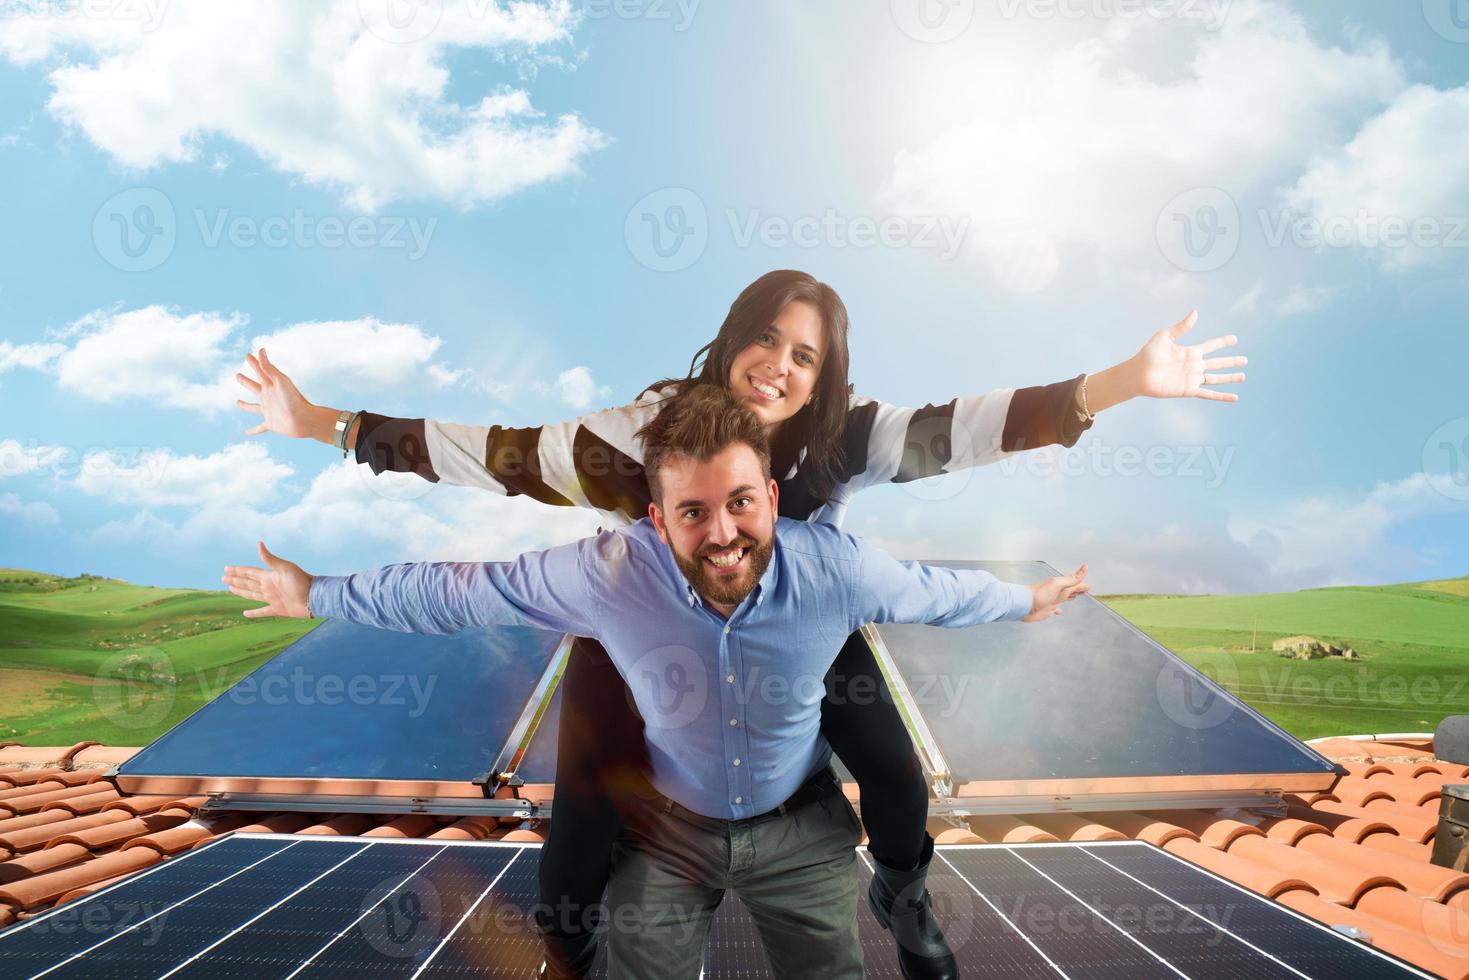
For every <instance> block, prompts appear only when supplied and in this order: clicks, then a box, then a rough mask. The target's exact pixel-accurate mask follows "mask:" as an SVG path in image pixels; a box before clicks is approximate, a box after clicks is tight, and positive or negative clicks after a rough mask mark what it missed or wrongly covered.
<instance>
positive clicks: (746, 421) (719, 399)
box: [638, 384, 770, 505]
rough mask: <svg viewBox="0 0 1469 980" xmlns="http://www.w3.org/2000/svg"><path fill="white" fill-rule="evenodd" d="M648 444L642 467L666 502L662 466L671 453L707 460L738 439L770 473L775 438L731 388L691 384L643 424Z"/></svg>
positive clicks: (650, 486) (651, 486)
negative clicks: (732, 392) (736, 397)
mask: <svg viewBox="0 0 1469 980" xmlns="http://www.w3.org/2000/svg"><path fill="white" fill-rule="evenodd" d="M638 439H639V440H641V441H642V444H643V469H644V471H645V472H646V473H647V476H648V489H649V490H651V491H652V493H653V500H654V501H656V502H657V503H658V504H659V505H661V504H662V503H663V490H662V488H661V487H660V486H659V485H658V472H659V470H660V469H662V467H663V464H664V463H665V462H666V461H667V460H668V457H670V456H687V457H688V458H689V459H692V460H696V461H697V462H700V463H707V462H708V461H709V460H711V459H713V458H714V457H715V456H717V455H718V454H719V453H721V452H723V451H724V450H725V449H727V448H728V447H730V446H732V445H735V444H736V443H743V444H744V445H746V446H749V447H750V448H751V449H753V450H754V451H755V455H756V456H757V457H759V459H760V472H761V473H762V474H764V476H765V479H767V480H769V479H770V439H769V437H768V436H767V435H766V434H765V425H764V423H762V422H761V421H760V420H759V419H757V418H756V417H755V416H754V414H753V413H752V412H750V410H749V409H747V408H745V407H744V406H743V405H741V404H740V403H739V402H738V401H736V400H735V397H734V396H733V395H731V394H730V393H729V392H728V391H727V390H726V389H724V388H720V387H717V386H715V385H706V384H696V385H687V386H685V387H684V388H682V389H680V391H679V393H678V394H677V395H675V396H674V397H673V398H672V399H670V400H669V403H668V404H667V405H666V406H665V407H664V408H663V409H662V410H661V411H659V413H658V414H657V415H656V416H655V417H654V418H653V420H652V421H651V422H649V423H648V424H647V425H645V426H643V427H642V428H641V429H639V430H638Z"/></svg>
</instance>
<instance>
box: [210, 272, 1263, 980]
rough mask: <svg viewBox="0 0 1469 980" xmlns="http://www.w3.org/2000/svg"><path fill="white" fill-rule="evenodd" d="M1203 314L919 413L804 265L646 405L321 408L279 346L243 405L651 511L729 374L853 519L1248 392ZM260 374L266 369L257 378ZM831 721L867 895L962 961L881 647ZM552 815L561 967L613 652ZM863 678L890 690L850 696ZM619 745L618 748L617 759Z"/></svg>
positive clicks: (407, 468) (577, 686)
mask: <svg viewBox="0 0 1469 980" xmlns="http://www.w3.org/2000/svg"><path fill="white" fill-rule="evenodd" d="M1194 320H1195V315H1194V314H1190V315H1189V316H1188V317H1186V318H1185V319H1184V320H1182V321H1180V322H1179V323H1178V324H1175V325H1174V326H1173V327H1170V328H1168V329H1166V330H1162V331H1159V332H1158V333H1157V334H1155V335H1153V337H1152V338H1151V339H1150V340H1149V341H1148V342H1147V344H1145V345H1144V346H1143V348H1142V349H1141V350H1140V351H1139V352H1138V353H1137V354H1136V355H1134V356H1133V357H1132V358H1129V359H1128V360H1126V361H1123V362H1122V363H1120V364H1118V365H1115V366H1114V367H1111V368H1108V369H1107V370H1105V371H1102V372H1100V373H1098V374H1095V375H1081V376H1079V377H1077V378H1075V379H1072V380H1069V381H1063V382H1059V383H1057V384H1053V385H1048V386H1046V387H1038V388H1024V389H1019V390H1016V391H1010V390H1006V389H1001V390H997V391H995V392H991V393H990V394H988V395H984V396H981V397H979V398H964V399H955V400H954V401H951V402H949V403H947V404H945V405H940V406H934V405H928V406H925V407H924V408H921V409H918V410H916V411H912V410H908V409H901V408H896V407H894V406H891V405H887V404H884V403H882V402H877V401H874V400H872V399H869V398H861V397H855V396H853V395H852V394H851V393H850V387H849V386H848V384H847V367H848V352H847V312H846V308H845V307H844V306H843V304H842V301H841V299H840V298H839V297H838V296H837V294H836V293H835V292H834V291H833V290H832V289H831V288H830V287H829V286H827V285H825V284H823V283H820V282H818V281H816V280H815V279H814V278H812V277H811V276H809V275H807V274H805V273H802V272H794V271H788V270H786V271H777V272H771V273H767V274H766V275H764V276H761V277H760V278H759V279H757V280H756V281H755V282H753V283H751V284H750V285H749V286H748V287H746V289H745V290H744V291H743V292H742V293H740V295H739V296H738V297H737V298H736V299H735V301H734V304H733V305H732V306H731V307H730V311H729V315H728V316H727V317H726V319H725V321H724V324H723V325H722V326H721V327H720V329H719V333H718V335H717V336H716V337H715V339H714V340H713V341H712V342H711V343H710V344H708V345H707V346H705V347H704V348H703V349H702V350H700V351H699V352H698V353H697V354H695V356H694V359H693V362H692V364H691V365H690V370H689V374H688V376H687V377H686V378H683V379H678V380H669V381H664V382H660V383H659V384H656V385H654V386H652V387H651V388H649V389H648V390H646V391H645V392H644V393H643V394H642V395H641V396H640V397H639V398H638V399H637V400H636V401H635V402H633V403H632V404H630V405H625V406H623V407H621V408H615V409H610V410H608V411H605V412H599V413H595V414H592V415H587V416H583V417H581V418H578V419H575V420H572V421H570V422H566V423H562V424H560V425H551V426H541V427H536V428H526V429H505V428H502V427H500V426H494V427H490V428H482V427H470V426H461V425H453V424H447V423H437V422H431V421H426V420H422V419H392V418H385V417H382V416H377V415H372V414H370V413H365V412H364V413H358V414H357V415H356V416H355V417H354V416H353V415H352V413H339V412H337V411H336V410H335V409H331V408H325V407H321V406H316V405H312V404H311V403H310V402H308V401H307V400H306V399H305V398H304V397H303V396H302V395H301V394H300V392H299V391H297V390H296V388H295V386H294V385H293V384H292V383H291V380H290V378H289V377H287V376H286V375H285V374H284V373H282V372H281V371H280V370H279V369H278V368H276V367H275V366H274V365H272V364H271V362H270V360H269V358H268V356H267V355H266V352H265V351H264V350H261V351H260V353H259V357H258V358H257V357H256V356H255V355H249V357H248V362H249V366H250V367H251V368H252V369H253V371H254V372H255V374H256V377H255V378H252V377H248V376H246V375H244V374H240V375H237V378H238V380H239V381H240V383H241V384H242V385H244V386H245V387H246V388H247V389H248V390H250V391H252V392H254V393H255V394H257V395H258V396H259V401H258V402H247V401H244V400H241V401H239V402H238V404H239V406H240V407H241V408H243V409H245V410H247V411H251V412H256V413H260V414H261V415H263V421H262V422H261V423H260V424H259V425H256V426H255V427H253V428H251V429H249V430H248V434H250V435H255V434H259V433H261V432H267V431H270V432H277V433H280V434H282V435H287V436H293V437H308V436H309V437H314V438H316V439H318V440H319V441H322V442H326V443H328V444H333V445H337V446H338V447H339V448H343V451H344V453H345V452H346V451H348V449H355V453H356V459H357V461H358V462H359V463H367V464H369V465H370V466H371V467H372V469H373V470H374V471H375V472H382V471H384V470H395V471H400V472H411V473H416V474H418V475H419V476H421V477H423V478H424V479H428V480H431V481H435V482H436V481H438V480H447V481H449V482H451V483H458V484H464V485H469V486H478V487H483V488H485V489H488V490H493V491H495V492H498V493H503V494H510V495H514V494H526V495H528V496H531V497H534V498H535V499H537V500H540V501H542V502H544V503H548V504H560V505H580V506H586V507H593V508H595V509H597V510H599V511H602V512H603V513H604V514H605V515H607V517H608V518H609V519H610V520H617V521H632V520H637V519H639V518H641V517H643V516H645V515H646V514H647V510H648V500H649V494H648V489H647V485H646V481H645V480H644V476H643V471H642V465H641V460H642V452H641V446H640V445H639V444H638V443H637V441H636V439H635V437H634V434H635V433H636V432H637V430H638V429H639V428H640V427H641V426H642V425H643V424H644V423H645V422H647V421H648V420H649V419H651V418H652V416H653V415H654V414H655V413H656V412H657V411H658V410H659V406H660V404H661V403H663V402H664V401H665V400H666V399H668V398H671V397H676V396H677V391H678V389H679V387H680V386H681V385H683V384H685V383H687V382H690V381H700V382H706V383H712V384H720V385H724V386H725V387H727V388H728V389H729V390H730V391H731V392H732V393H734V395H735V396H736V397H737V398H738V399H739V400H740V401H741V402H742V403H743V404H744V405H746V406H747V407H748V408H749V409H750V410H751V411H752V412H754V413H755V414H756V416H757V417H759V418H760V419H761V420H762V421H764V422H765V424H766V425H767V426H768V427H769V430H770V433H771V437H772V439H771V449H772V453H771V455H772V460H771V463H772V466H771V469H772V472H773V473H774V474H775V475H776V478H777V480H778V482H779V483H780V503H779V506H780V513H781V515H782V516H785V517H792V518H796V519H809V520H827V521H831V522H833V523H840V522H841V520H842V518H843V516H844V514H845V511H846V506H847V503H848V501H849V500H850V499H851V496H852V494H853V493H855V492H856V491H857V490H860V489H862V488H864V487H866V486H870V485H873V484H876V483H889V482H896V483H902V482H906V481H909V480H914V479H919V478H922V477H926V476H933V475H937V474H940V473H944V472H951V471H953V470H955V469H960V468H963V467H965V466H975V465H980V464H983V463H990V462H994V461H996V460H998V459H1001V458H1003V457H1005V456H1006V455H1009V454H1011V453H1014V452H1018V451H1022V450H1025V449H1034V448H1037V447H1039V446H1045V445H1051V444H1053V443H1061V444H1062V445H1066V446H1071V445H1074V444H1075V442H1076V440H1077V439H1078V438H1079V437H1080V435H1081V432H1082V431H1083V430H1085V429H1086V428H1089V427H1090V425H1091V421H1092V419H1093V418H1094V417H1095V414H1096V413H1097V412H1100V411H1103V410H1105V409H1107V408H1110V407H1111V406H1113V405H1116V404H1118V403H1120V402H1122V401H1125V400H1127V399H1128V398H1132V397H1136V396H1141V395H1146V396H1151V397H1157V398H1168V397H1189V396H1192V397H1200V398H1209V399H1213V400H1217V401H1234V400H1236V397H1237V396H1235V395H1233V394H1228V393H1222V392H1217V391H1212V390H1210V388H1209V387H1208V386H1213V385H1218V384H1229V383H1234V382H1238V381H1243V380H1244V375H1243V374H1227V375H1212V374H1206V371H1212V370H1221V369H1227V368H1235V367H1240V366H1243V365H1244V364H1245V358H1243V357H1225V358H1212V359H1211V358H1207V355H1208V354H1210V353H1212V352H1213V351H1215V350H1218V349H1219V348H1222V347H1227V346H1229V345H1232V344H1233V343H1235V338H1233V337H1223V338H1217V339H1214V340H1211V341H1208V342H1206V343H1203V344H1198V345H1195V346H1192V347H1182V346H1179V345H1178V344H1176V343H1175V341H1176V339H1177V338H1178V337H1180V336H1181V335H1182V334H1183V333H1184V332H1186V331H1187V330H1189V329H1190V328H1191V327H1192V326H1193V323H1194ZM257 378H258V380H257ZM827 681H828V687H827V697H826V700H825V701H824V702H823V705H822V731H823V733H824V734H825V736H826V738H827V740H828V741H829V742H830V743H831V746H832V748H833V749H834V750H835V751H836V753H837V755H838V756H839V757H840V758H841V759H842V761H843V762H844V763H845V764H846V766H847V768H848V769H849V770H851V772H852V774H853V776H854V777H855V778H856V780H857V783H858V786H859V788H860V791H861V801H862V819H863V823H864V825H865V827H866V830H867V834H868V839H869V844H868V850H869V853H870V854H871V856H872V857H873V859H874V865H875V874H874V879H873V884H872V889H871V892H870V893H869V900H870V901H871V903H872V905H873V910H874V912H875V914H876V915H877V917H878V919H879V921H881V922H882V923H883V924H884V925H885V926H888V927H889V928H890V929H891V930H892V932H893V934H894V937H895V939H896V940H897V941H898V943H899V960H900V963H901V965H902V968H903V971H904V975H905V976H909V977H945V976H957V969H956V967H955V964H954V960H953V957H952V954H951V953H950V951H949V949H948V946H947V944H946V943H945V941H944V939H943V934H942V932H941V931H940V930H939V927H938V925H937V923H936V922H935V921H934V920H933V919H932V917H930V916H929V915H928V914H927V891H926V890H925V887H924V877H925V874H926V871H927V867H928V862H929V858H930V856H931V854H932V839H931V838H930V837H929V836H928V834H927V833H926V831H925V823H926V819H927V812H928V788H927V786H926V784H925V782H924V775H923V770H922V767H921V765H920V764H919V761H918V758H917V755H916V753H915V752H914V751H913V747H912V743H911V740H910V738H909V735H908V732H907V729H906V727H905V726H904V723H903V720H902V717H901V716H900V714H899V712H898V711H897V709H896V708H895V706H894V704H893V699H892V695H891V693H890V691H889V690H888V687H887V684H886V682H885V680H884V679H883V674H882V672H881V670H880V669H879V668H878V665H877V663H876V661H875V659H874V657H873V654H872V651H871V649H870V648H869V647H868V645H867V643H866V642H865V641H864V640H863V639H862V637H861V635H860V634H853V635H852V636H851V637H849V638H848V640H847V643H846V644H845V646H844V647H843V649H842V651H841V654H840V655H839V656H838V658H837V660H836V663H835V665H834V666H833V668H832V673H831V675H830V676H829V677H828V678H827ZM563 684H564V688H563V698H564V703H563V711H562V713H561V719H562V724H561V730H560V732H559V739H560V741H559V747H558V758H557V775H556V819H555V820H553V821H552V824H551V831H550V835H549V838H548V840H547V843H546V846H545V848H544V849H543V852H542V858H541V889H542V903H543V906H544V907H547V908H551V909H557V910H565V909H570V910H571V914H570V915H569V916H564V917H558V921H555V922H550V921H547V920H545V919H543V920H542V922H541V925H542V931H543V934H544V935H545V938H546V940H547V946H548V957H547V958H548V963H549V964H550V968H551V972H552V975H572V976H574V975H579V974H580V973H581V972H584V971H585V970H586V969H587V968H588V967H589V966H590V964H591V960H592V958H593V956H594V955H595V944H594V943H595V940H594V938H593V936H592V934H591V930H590V928H589V926H590V925H591V923H590V922H589V921H588V919H587V918H586V916H585V914H584V913H583V910H591V909H594V908H595V907H596V906H597V904H598V903H599V902H600V900H601V896H602V891H603V888H604V886H605V884H606V881H607V876H608V871H609V856H610V851H611V843H612V840H613V838H614V837H615V835H616V830H617V819H616V809H615V802H614V801H615V798H616V796H617V795H618V794H619V793H621V792H624V791H625V790H626V785H627V783H629V782H634V781H635V775H633V773H634V771H635V769H636V766H637V759H636V758H635V757H633V758H631V759H630V758H629V757H628V753H629V751H631V752H633V753H634V754H635V752H636V749H637V748H640V747H641V746H642V738H641V721H640V720H639V719H638V718H636V716H635V715H634V713H633V711H632V710H631V709H630V708H629V699H628V698H627V697H626V694H625V686H624V685H623V683H622V679H621V677H620V676H619V675H618V674H617V673H616V671H615V670H614V669H613V668H612V667H611V664H610V662H609V660H608V659H607V656H606V654H605V652H603V651H602V650H601V649H600V647H599V646H598V645H597V644H595V643H593V642H590V641H585V640H579V641H578V643H577V645H576V647H575V649H574V651H573V653H572V656H571V658H570V661H569V663H568V665H567V668H566V673H565V675H564V677H563ZM848 688H850V689H851V691H853V692H859V691H862V692H877V693H878V696H872V694H871V693H867V694H856V693H854V694H853V696H851V697H848V696H847V690H848ZM609 748H613V749H616V750H617V752H619V753H620V754H618V755H616V756H610V755H609V754H608V753H609Z"/></svg>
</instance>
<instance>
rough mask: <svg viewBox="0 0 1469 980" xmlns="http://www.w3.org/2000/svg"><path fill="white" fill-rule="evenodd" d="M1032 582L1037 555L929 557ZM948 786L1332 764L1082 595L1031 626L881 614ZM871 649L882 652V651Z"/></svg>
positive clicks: (1252, 773) (1236, 774) (1158, 783)
mask: <svg viewBox="0 0 1469 980" xmlns="http://www.w3.org/2000/svg"><path fill="white" fill-rule="evenodd" d="M930 564H935V565H945V566H949V567H953V568H976V569H982V570H984V571H988V572H991V573H992V574H994V575H996V576H997V577H999V578H1001V579H1004V580H1007V581H1012V582H1020V583H1024V584H1032V583H1035V582H1038V581H1041V580H1043V579H1045V578H1048V577H1050V576H1052V575H1055V574H1056V571H1055V570H1054V569H1052V568H1050V567H1049V566H1048V565H1046V564H1044V563H1042V562H932V563H930ZM874 629H875V633H876V636H877V638H878V640H879V641H880V642H879V644H878V645H879V647H880V648H885V650H886V655H887V656H888V657H890V658H891V662H892V663H893V664H894V665H895V666H896V669H897V670H898V672H899V673H900V674H901V675H902V677H903V680H904V682H905V683H906V686H907V688H908V691H909V692H910V694H911V695H912V707H913V708H914V709H915V710H916V713H917V714H918V715H919V716H920V719H921V722H922V724H924V725H926V726H927V729H928V731H929V732H931V733H932V737H933V739H934V741H935V742H936V743H937V747H938V749H939V751H940V753H941V756H942V760H943V761H944V763H946V766H947V771H946V772H945V773H943V774H942V775H944V776H947V777H948V781H949V782H950V783H951V784H952V789H953V795H955V796H963V797H970V796H985V795H1009V796H1027V795H1055V794H1071V793H1074V792H1092V793H1102V792H1108V791H1110V787H1111V786H1113V785H1114V784H1113V783H1109V782H1108V781H1109V780H1114V781H1115V786H1116V787H1117V791H1125V792H1154V791H1158V792H1163V791H1181V790H1187V789H1207V790H1228V789H1248V788H1256V787H1259V788H1269V789H1313V788H1322V787H1324V786H1326V785H1328V784H1330V783H1331V782H1332V780H1333V779H1334V778H1335V774H1336V770H1335V767H1334V766H1333V764H1332V763H1331V762H1329V761H1328V760H1326V759H1324V758H1322V757H1321V756H1320V755H1318V754H1317V753H1315V752H1313V751H1311V750H1310V749H1309V748H1307V747H1306V746H1304V745H1302V744H1301V743H1300V741H1298V740H1297V739H1295V738H1294V737H1292V736H1291V735H1289V734H1288V733H1286V732H1284V731H1282V730H1281V729H1280V728H1278V727H1276V726H1275V725H1274V724H1272V723H1271V722H1270V721H1268V720H1267V719H1265V718H1264V717H1263V716H1261V715H1260V714H1259V713H1257V712H1256V711H1254V710H1253V709H1252V708H1250V707H1249V706H1248V705H1246V704H1245V703H1244V702H1243V701H1240V700H1239V699H1238V698H1236V697H1235V696H1234V695H1233V694H1231V693H1229V692H1228V691H1226V690H1225V689H1224V688H1223V687H1221V686H1220V685H1218V684H1216V683H1215V682H1214V681H1212V680H1210V679H1209V678H1208V677H1206V676H1204V674H1202V673H1201V672H1199V671H1198V670H1196V669H1195V668H1194V667H1192V666H1190V665H1189V664H1188V663H1186V662H1185V661H1183V660H1182V659H1180V658H1179V657H1177V656H1176V655H1174V654H1173V653H1172V652H1170V651H1168V650H1167V649H1165V648H1163V647H1162V646H1160V645H1159V644H1157V643H1156V642H1154V641H1153V640H1152V639H1150V638H1149V637H1148V636H1146V635H1145V634H1144V633H1142V632H1141V631H1140V630H1138V629H1137V628H1136V627H1134V626H1132V625H1131V624H1130V623H1128V622H1127V621H1126V620H1124V619H1123V618H1122V617H1120V616H1118V615H1117V614H1116V613H1114V612H1112V611H1111V610H1110V609H1108V608H1107V607H1106V606H1104V605H1103V604H1102V603H1100V602H1098V601H1097V600H1095V599H1093V598H1092V597H1091V596H1082V597H1081V598H1079V599H1076V600H1075V601H1073V602H1071V603H1069V604H1067V605H1066V606H1065V608H1064V612H1063V614H1062V615H1060V616H1057V617H1054V618H1051V619H1048V620H1046V621H1045V622H1042V623H1016V622H1009V623H990V624H987V625H984V626H977V627H973V628H969V629H959V630H947V629H936V628H933V627H928V626H909V625H890V624H884V625H881V626H877V627H875V628H874ZM882 652H883V651H882V650H881V649H880V650H879V653H880V655H881V654H882Z"/></svg>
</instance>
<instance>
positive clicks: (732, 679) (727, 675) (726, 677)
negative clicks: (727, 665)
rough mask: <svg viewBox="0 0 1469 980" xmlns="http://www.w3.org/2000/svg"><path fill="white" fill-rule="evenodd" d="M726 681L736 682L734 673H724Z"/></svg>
mask: <svg viewBox="0 0 1469 980" xmlns="http://www.w3.org/2000/svg"><path fill="white" fill-rule="evenodd" d="M724 683H726V684H733V683H734V674H726V675H724Z"/></svg>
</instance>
